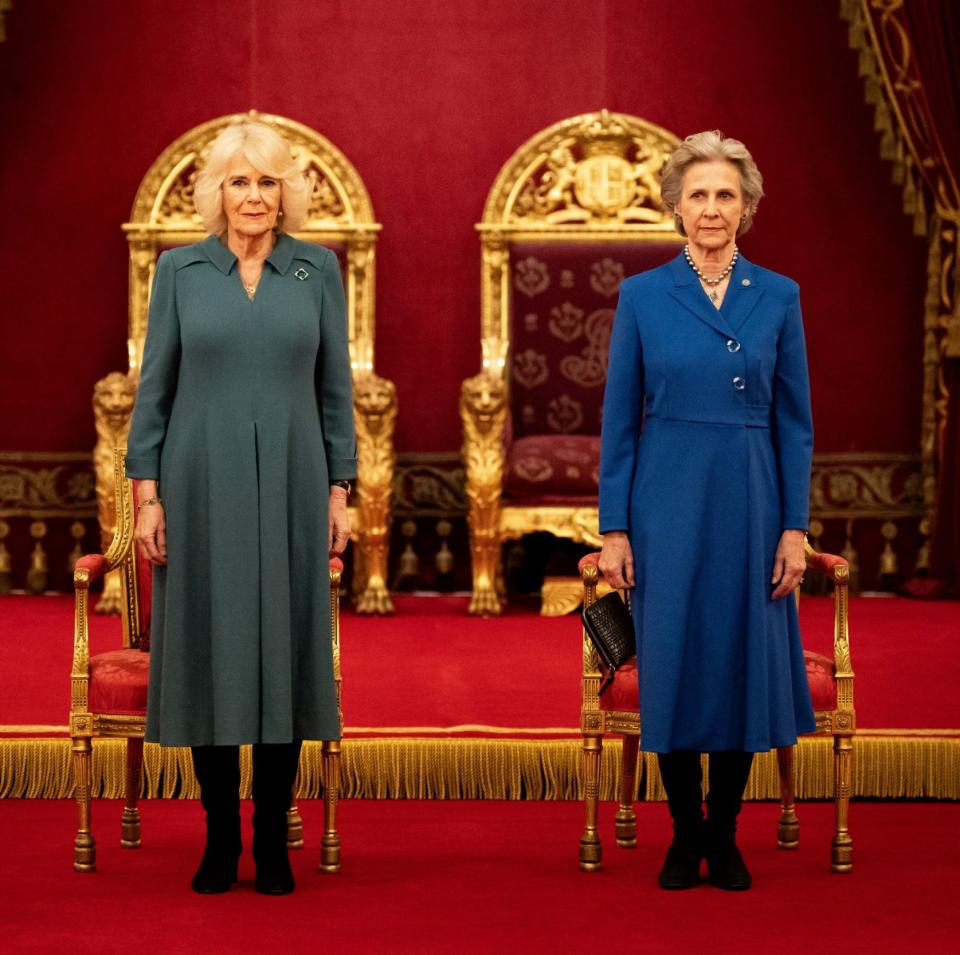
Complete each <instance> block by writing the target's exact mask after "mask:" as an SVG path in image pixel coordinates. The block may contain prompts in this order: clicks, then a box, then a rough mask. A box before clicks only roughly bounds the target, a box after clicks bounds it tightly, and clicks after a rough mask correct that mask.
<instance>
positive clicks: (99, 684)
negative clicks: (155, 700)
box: [87, 649, 150, 717]
mask: <svg viewBox="0 0 960 955" xmlns="http://www.w3.org/2000/svg"><path fill="white" fill-rule="evenodd" d="M89 666H90V669H89V674H90V683H89V685H88V689H87V694H88V697H87V698H88V703H89V706H90V710H91V712H93V713H102V714H105V715H106V714H109V715H111V716H143V717H145V716H146V715H147V678H148V676H149V673H150V654H149V652H145V651H143V650H139V649H128V650H110V651H109V652H107V653H98V654H97V655H96V656H93V657H90V664H89Z"/></svg>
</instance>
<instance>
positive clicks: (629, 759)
mask: <svg viewBox="0 0 960 955" xmlns="http://www.w3.org/2000/svg"><path fill="white" fill-rule="evenodd" d="M639 751H640V737H639V736H624V737H623V772H622V773H621V775H620V806H619V808H618V809H617V814H616V816H615V817H614V825H615V827H616V832H617V845H618V846H619V847H620V848H621V849H635V848H636V847H637V815H636V813H635V812H634V811H633V791H634V789H635V788H636V784H637V755H638V753H639Z"/></svg>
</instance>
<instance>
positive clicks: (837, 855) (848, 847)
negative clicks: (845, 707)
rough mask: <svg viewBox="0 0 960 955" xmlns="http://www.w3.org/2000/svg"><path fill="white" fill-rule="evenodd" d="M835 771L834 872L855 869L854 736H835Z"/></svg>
mask: <svg viewBox="0 0 960 955" xmlns="http://www.w3.org/2000/svg"><path fill="white" fill-rule="evenodd" d="M833 773H834V779H833V786H834V794H835V798H836V811H837V831H836V832H835V833H834V836H833V845H832V846H831V849H830V868H831V870H832V871H834V872H850V871H852V870H853V840H852V839H851V838H850V830H849V828H848V823H849V814H850V790H851V788H852V787H851V784H852V779H853V737H852V736H836V735H835V736H834V737H833Z"/></svg>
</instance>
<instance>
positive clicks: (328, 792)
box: [70, 448, 343, 872]
mask: <svg viewBox="0 0 960 955" xmlns="http://www.w3.org/2000/svg"><path fill="white" fill-rule="evenodd" d="M125 456H126V452H125V449H123V448H120V449H117V450H116V451H115V453H114V473H113V479H114V481H113V483H114V493H115V502H116V513H117V518H118V519H117V528H116V533H115V534H114V537H113V541H112V542H111V544H110V547H109V548H107V550H106V552H105V553H103V554H87V555H85V556H83V557H81V558H80V559H79V560H78V561H77V564H76V568H75V570H74V574H73V586H74V594H75V612H74V634H73V665H72V668H71V674H70V680H71V695H70V739H71V745H72V750H73V775H74V786H75V792H76V800H77V815H78V825H77V835H76V839H75V840H74V860H73V867H74V869H76V870H77V871H78V872H93V871H95V869H96V843H95V841H94V838H93V832H92V829H91V797H92V769H91V762H92V756H93V741H94V739H100V738H112V739H123V740H125V741H126V772H125V781H124V791H125V798H124V807H123V813H122V817H121V825H120V844H121V845H122V846H123V847H125V848H128V849H133V848H137V847H138V846H139V845H140V811H139V808H138V805H137V804H138V800H139V796H140V786H141V777H142V767H143V736H144V729H145V724H146V707H147V680H148V673H149V661H150V652H149V651H150V594H151V581H152V572H151V568H150V565H149V563H148V562H147V561H146V560H145V559H144V558H142V557H140V556H139V555H138V554H137V552H136V547H135V545H134V541H133V529H134V520H135V510H134V500H135V497H134V491H133V482H132V481H130V480H128V479H127V477H126V473H125V471H124V460H125ZM111 571H116V572H117V574H118V577H119V581H120V587H121V593H122V596H123V603H122V606H121V610H120V617H121V620H122V626H123V642H122V647H121V648H120V649H118V650H111V651H108V652H106V653H99V654H96V655H94V656H91V655H90V650H89V639H88V634H89V627H88V620H89V617H88V614H89V610H88V595H89V591H90V584H91V583H93V581H95V580H98V579H101V578H103V577H104V576H105V575H106V574H107V573H109V572H111ZM342 571H343V563H342V562H341V561H340V560H339V559H338V558H334V559H332V560H331V561H330V615H331V634H332V639H333V667H334V679H335V681H336V688H337V707H338V710H339V709H340V699H341V696H340V691H341V682H342V681H341V676H340V627H339V624H340V612H339V604H340V579H341V573H342ZM340 726H341V730H342V728H343V714H342V710H341V711H340ZM322 754H323V784H324V785H323V800H324V832H323V838H322V844H321V857H320V869H321V871H324V872H336V871H338V870H339V868H340V838H339V835H338V833H337V827H336V812H337V800H338V796H339V792H340V742H339V741H338V740H324V741H323V743H322ZM287 823H288V826H287V843H288V845H289V846H291V847H293V848H297V847H299V846H302V845H303V824H302V821H301V819H300V815H299V813H298V811H297V807H296V803H295V802H294V801H293V800H291V807H290V809H289V811H288V813H287Z"/></svg>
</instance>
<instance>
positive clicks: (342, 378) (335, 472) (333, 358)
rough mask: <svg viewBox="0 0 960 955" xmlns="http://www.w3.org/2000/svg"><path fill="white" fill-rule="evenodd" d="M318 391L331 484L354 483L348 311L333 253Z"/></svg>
mask: <svg viewBox="0 0 960 955" xmlns="http://www.w3.org/2000/svg"><path fill="white" fill-rule="evenodd" d="M316 387H317V403H318V405H319V408H320V421H321V425H322V427H323V441H324V445H325V448H326V452H327V471H328V472H329V477H330V480H331V481H346V480H353V479H354V478H355V477H356V476H357V442H356V437H355V435H354V430H353V387H352V382H351V378H350V350H349V348H348V346H347V309H346V302H345V300H344V295H343V282H342V280H341V278H340V269H339V266H338V264H337V257H336V256H335V255H334V254H333V253H332V252H331V253H330V254H329V255H328V256H327V259H326V262H325V263H324V266H323V301H322V304H321V313H320V354H319V356H318V357H317V370H316Z"/></svg>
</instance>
